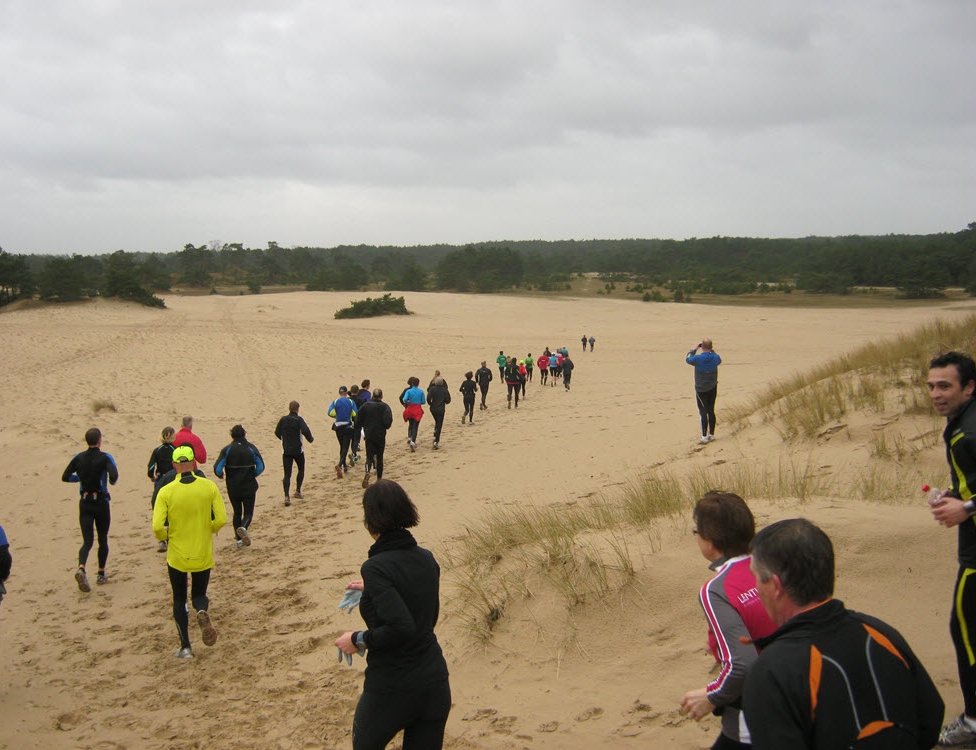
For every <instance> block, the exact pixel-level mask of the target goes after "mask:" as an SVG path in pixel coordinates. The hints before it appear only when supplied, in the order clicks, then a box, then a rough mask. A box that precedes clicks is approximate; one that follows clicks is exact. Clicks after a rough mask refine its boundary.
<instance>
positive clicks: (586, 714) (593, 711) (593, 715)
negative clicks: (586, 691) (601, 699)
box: [575, 706, 603, 721]
mask: <svg viewBox="0 0 976 750" xmlns="http://www.w3.org/2000/svg"><path fill="white" fill-rule="evenodd" d="M601 716H603V709H602V708H600V707H599V706H591V707H590V708H588V709H586V710H585V711H582V712H581V713H578V714H576V717H575V718H576V721H589V720H590V719H598V718H600V717H601Z"/></svg>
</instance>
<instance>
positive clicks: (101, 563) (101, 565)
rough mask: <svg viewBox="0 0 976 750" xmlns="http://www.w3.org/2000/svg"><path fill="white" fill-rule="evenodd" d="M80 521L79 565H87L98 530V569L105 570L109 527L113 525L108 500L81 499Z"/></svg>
mask: <svg viewBox="0 0 976 750" xmlns="http://www.w3.org/2000/svg"><path fill="white" fill-rule="evenodd" d="M78 502H79V505H78V522H79V523H80V524H81V549H79V550H78V565H79V567H82V568H83V567H85V565H86V564H87V563H88V553H89V552H91V548H92V546H94V544H95V531H96V530H97V531H98V569H99V570H105V563H106V562H108V527H109V526H111V525H112V510H111V508H110V507H109V504H108V500H104V499H102V500H79V501H78Z"/></svg>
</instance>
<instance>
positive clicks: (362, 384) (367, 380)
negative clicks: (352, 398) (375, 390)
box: [359, 378, 369, 388]
mask: <svg viewBox="0 0 976 750" xmlns="http://www.w3.org/2000/svg"><path fill="white" fill-rule="evenodd" d="M359 387H360V388H369V378H366V379H365V380H364V381H363V382H362V383H360V384H359Z"/></svg>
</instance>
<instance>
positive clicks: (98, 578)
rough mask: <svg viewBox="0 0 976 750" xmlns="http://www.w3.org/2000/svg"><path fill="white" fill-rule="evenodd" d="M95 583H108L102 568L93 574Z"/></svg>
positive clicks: (101, 584)
mask: <svg viewBox="0 0 976 750" xmlns="http://www.w3.org/2000/svg"><path fill="white" fill-rule="evenodd" d="M95 583H97V584H98V585H99V586H104V585H105V584H106V583H108V576H107V575H105V571H104V570H103V571H101V572H100V573H99V574H98V575H97V576H95Z"/></svg>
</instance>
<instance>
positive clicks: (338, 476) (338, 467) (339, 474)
mask: <svg viewBox="0 0 976 750" xmlns="http://www.w3.org/2000/svg"><path fill="white" fill-rule="evenodd" d="M336 479H342V464H336Z"/></svg>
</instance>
